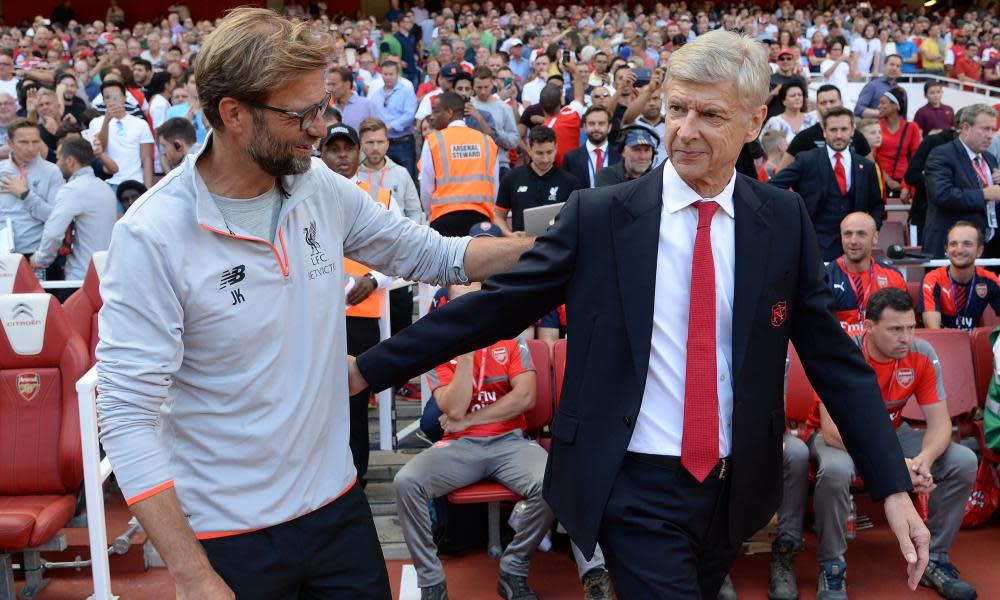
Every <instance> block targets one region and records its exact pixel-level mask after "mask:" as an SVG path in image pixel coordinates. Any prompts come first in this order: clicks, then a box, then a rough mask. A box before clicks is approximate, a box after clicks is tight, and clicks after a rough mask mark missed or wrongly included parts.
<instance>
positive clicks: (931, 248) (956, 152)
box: [924, 138, 997, 258]
mask: <svg viewBox="0 0 1000 600" xmlns="http://www.w3.org/2000/svg"><path fill="white" fill-rule="evenodd" d="M983 159H984V160H986V164H987V168H988V169H989V170H991V171H992V170H993V169H995V168H997V159H996V158H994V157H993V155H992V154H990V153H989V152H983ZM924 182H925V183H926V185H927V223H926V224H925V232H924V252H925V253H927V254H930V255H933V256H934V258H944V244H945V240H946V239H947V238H948V229H950V228H951V226H952V225H954V224H955V222H956V221H970V222H972V223H975V224H976V225H978V226H979V228H980V229H981V230H982V231H983V233H986V232H988V231H989V224H988V223H987V222H986V200H985V198H984V197H983V185H982V183H980V181H979V177H978V176H977V175H976V171H975V169H973V168H972V161H971V160H969V155H968V153H967V152H966V151H965V146H964V145H963V144H962V141H961V140H959V139H958V138H956V139H954V140H952V141H950V142H948V143H947V144H944V145H943V146H938V147H937V148H935V149H934V150H931V153H930V154H929V155H928V156H927V167H926V168H924Z"/></svg>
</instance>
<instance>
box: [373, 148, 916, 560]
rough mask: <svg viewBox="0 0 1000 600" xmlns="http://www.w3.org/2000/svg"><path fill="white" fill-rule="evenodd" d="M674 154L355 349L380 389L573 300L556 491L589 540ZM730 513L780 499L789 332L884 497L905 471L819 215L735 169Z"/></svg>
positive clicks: (625, 399)
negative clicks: (833, 270)
mask: <svg viewBox="0 0 1000 600" xmlns="http://www.w3.org/2000/svg"><path fill="white" fill-rule="evenodd" d="M662 192H663V167H662V166H660V167H658V168H657V169H655V170H654V171H653V172H652V173H650V174H649V175H647V176H644V177H642V178H640V179H637V180H635V181H631V182H628V183H625V184H623V185H616V186H611V187H606V188H598V189H592V190H589V189H588V190H581V191H579V192H574V193H573V195H572V196H570V199H569V200H568V201H567V202H566V205H565V207H564V208H563V210H562V212H561V213H560V214H559V216H558V217H557V219H556V223H555V225H554V226H553V227H552V228H550V229H549V231H548V233H547V234H545V235H544V236H542V237H540V238H538V240H537V241H536V243H535V245H534V248H532V249H531V250H530V251H528V252H526V253H525V254H524V256H522V257H521V260H520V261H519V262H518V263H517V265H516V266H515V267H514V268H513V270H511V271H510V272H508V273H502V274H498V275H495V276H493V277H491V278H490V279H488V280H487V281H486V282H485V283H484V284H483V289H482V291H479V292H475V293H471V294H466V295H464V296H462V297H461V298H459V299H457V300H454V301H452V302H449V303H448V304H447V305H445V306H444V307H443V308H441V309H439V310H436V311H434V312H433V313H432V314H430V315H428V316H426V317H424V318H422V319H420V320H418V321H417V322H416V323H415V324H413V325H412V326H410V327H408V328H407V329H406V330H405V331H402V332H400V333H399V334H397V335H395V336H393V337H391V338H389V339H388V340H386V341H385V342H383V343H382V344H380V345H378V346H376V347H375V348H373V349H372V350H369V351H368V352H366V353H364V354H362V355H361V356H360V357H359V358H358V367H359V368H360V370H361V373H362V374H363V375H364V376H365V378H366V379H367V380H368V382H369V383H370V384H371V387H372V389H373V390H375V391H378V390H382V389H386V388H388V387H389V386H391V385H393V384H394V383H396V382H402V381H406V380H407V379H409V378H410V377H412V376H414V375H417V374H418V373H423V372H425V371H427V370H429V369H431V368H433V367H435V366H437V365H439V364H441V363H444V362H446V361H448V360H450V359H451V358H453V357H454V356H458V355H460V354H462V353H465V352H469V351H471V350H473V349H476V348H483V347H485V346H487V345H489V344H491V343H493V342H495V341H496V340H500V339H504V338H513V337H515V336H517V335H518V334H519V333H521V332H522V331H523V330H524V329H525V328H526V327H527V326H528V325H530V324H532V323H534V322H536V321H537V320H538V319H539V318H541V316H542V315H544V314H546V313H547V312H549V311H551V310H552V309H554V308H556V307H557V306H559V305H561V304H563V303H565V304H566V311H567V317H568V332H567V338H568V340H569V347H568V349H567V352H568V354H567V362H566V377H565V383H564V384H563V389H562V397H561V401H560V404H559V409H558V412H557V414H556V416H555V418H554V420H553V422H552V425H551V429H552V438H553V439H552V448H551V453H550V455H549V464H548V468H547V471H546V478H545V486H544V494H545V499H546V501H547V502H548V504H549V506H551V507H552V510H553V511H554V512H555V515H556V517H557V518H558V519H559V521H560V522H562V523H563V524H564V525H565V527H566V529H567V530H568V531H569V534H570V537H571V538H572V539H573V540H574V541H575V542H576V543H577V544H578V545H579V547H580V549H581V550H583V552H584V554H586V555H588V556H589V555H591V554H592V552H593V550H594V546H595V544H596V541H597V532H598V528H599V525H600V522H601V518H602V515H603V514H604V509H605V505H606V503H607V500H608V497H609V496H610V494H611V488H612V485H613V484H614V482H615V478H616V477H617V475H618V472H619V470H620V469H621V466H622V461H623V460H624V458H625V453H626V450H627V448H628V445H629V440H630V439H631V437H632V431H633V427H634V425H635V421H636V417H637V416H638V415H639V407H640V404H641V402H642V395H643V388H644V385H645V381H646V371H647V369H648V365H649V355H650V344H651V340H652V331H653V304H654V291H655V285H656V284H655V282H656V256H657V245H658V241H659V228H660V214H661V212H662V210H661V209H662V206H663V200H662ZM733 202H734V205H735V214H736V223H735V237H736V242H735V246H736V247H735V256H736V266H735V274H736V280H735V290H736V297H735V301H734V306H733V311H734V314H733V349H732V365H733V368H732V374H731V375H732V379H731V381H732V382H733V388H734V400H733V415H732V417H733V421H732V422H733V440H732V442H733V451H732V463H731V464H732V471H731V473H732V480H731V493H730V500H729V506H727V507H725V508H724V509H722V510H723V511H724V514H726V515H727V516H728V518H729V523H730V532H731V537H732V541H733V543H738V542H740V541H742V540H744V539H746V538H747V537H749V536H750V535H752V534H753V533H754V532H755V531H757V530H758V529H760V528H761V527H762V526H764V525H765V524H766V523H767V522H768V520H769V519H770V518H771V516H772V515H773V514H774V512H775V510H776V509H777V507H778V504H779V501H780V499H781V489H782V486H781V481H782V436H783V435H784V433H785V412H784V403H783V382H784V370H785V355H786V354H787V352H788V342H789V339H791V341H792V342H793V343H794V345H795V348H796V349H797V350H798V353H799V356H800V357H801V359H802V363H803V365H804V367H805V370H806V373H807V375H808V376H809V379H810V381H811V383H812V384H813V386H814V388H815V389H816V391H817V392H818V393H819V395H820V397H821V398H823V400H824V403H825V404H826V406H827V408H828V409H829V410H830V413H831V414H832V416H833V418H834V420H835V421H836V423H837V425H838V427H839V429H840V431H841V434H842V435H843V437H844V441H845V443H846V444H847V448H848V449H849V450H850V452H851V455H852V457H853V458H854V462H855V464H856V465H857V466H858V470H859V472H860V474H861V475H862V477H864V480H865V485H866V487H867V489H868V491H869V493H871V494H872V496H874V497H875V498H876V499H881V498H883V497H885V496H887V495H889V494H891V493H894V492H899V491H904V490H909V489H910V488H911V486H910V476H909V475H908V473H907V470H906V465H905V463H904V461H903V454H902V451H901V450H900V447H899V442H898V441H897V439H896V435H895V433H894V432H893V429H892V426H891V424H890V423H889V419H887V418H886V416H885V404H884V403H883V402H882V397H881V392H880V391H879V387H878V384H877V382H876V381H875V376H874V374H873V373H872V370H871V369H870V368H869V367H868V365H867V363H866V362H865V360H864V358H863V357H862V356H861V352H860V350H859V349H858V347H857V345H855V344H854V343H853V342H852V341H851V339H850V338H849V337H848V336H847V334H846V333H844V332H843V330H842V329H841V327H840V324H839V323H838V322H837V319H836V318H835V317H834V316H833V312H832V310H831V306H832V303H833V296H832V292H831V291H830V288H829V286H828V285H827V283H826V281H825V278H824V273H825V271H824V270H823V264H822V262H821V261H820V258H819V252H818V249H817V246H816V239H815V236H814V235H813V230H812V225H811V224H810V222H809V215H808V213H807V212H806V209H805V206H804V204H803V203H802V200H801V199H800V198H799V197H798V196H797V195H796V194H793V193H790V192H787V191H783V190H779V189H777V188H774V187H771V186H767V185H765V184H761V183H759V182H756V181H754V180H752V179H749V178H747V177H744V176H742V175H737V176H736V187H735V191H734V194H733Z"/></svg>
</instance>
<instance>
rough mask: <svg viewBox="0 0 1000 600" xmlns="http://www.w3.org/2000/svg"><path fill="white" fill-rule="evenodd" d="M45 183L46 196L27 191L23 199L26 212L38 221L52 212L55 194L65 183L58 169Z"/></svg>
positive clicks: (44, 218) (43, 219)
mask: <svg viewBox="0 0 1000 600" xmlns="http://www.w3.org/2000/svg"><path fill="white" fill-rule="evenodd" d="M46 183H47V184H48V185H47V186H46V193H45V195H46V196H47V197H43V196H41V195H40V194H38V192H35V191H29V192H28V196H27V197H26V198H25V199H24V207H25V208H26V209H28V214H30V215H31V216H32V217H34V218H36V219H38V220H39V221H46V220H48V218H49V215H51V214H52V207H53V206H55V203H56V202H55V200H56V194H58V193H59V190H61V189H62V187H63V186H64V185H66V182H65V181H64V180H63V178H62V174H61V173H59V172H58V171H56V172H55V173H54V174H53V175H52V176H50V177H49V180H48V182H46Z"/></svg>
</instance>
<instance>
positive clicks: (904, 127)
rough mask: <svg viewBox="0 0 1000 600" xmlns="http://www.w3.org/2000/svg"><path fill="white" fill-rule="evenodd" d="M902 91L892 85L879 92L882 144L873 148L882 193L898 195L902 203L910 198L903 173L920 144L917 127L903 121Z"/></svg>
mask: <svg viewBox="0 0 1000 600" xmlns="http://www.w3.org/2000/svg"><path fill="white" fill-rule="evenodd" d="M906 107H907V104H906V91H905V90H904V89H903V88H901V87H898V86H897V87H894V88H892V89H891V90H889V91H887V92H885V93H884V94H882V97H881V98H879V101H878V113H879V125H880V126H881V128H882V144H881V145H880V146H879V147H878V148H876V149H875V160H876V162H878V165H879V167H880V168H881V169H882V178H883V180H884V181H885V188H886V196H888V197H889V198H899V199H900V201H902V202H903V203H904V204H908V203H909V201H910V193H911V191H910V188H909V187H907V185H906V184H905V183H904V182H903V175H904V174H905V173H906V168H907V167H908V166H909V164H910V157H912V156H913V154H914V152H916V151H917V147H918V146H920V138H921V136H920V128H919V127H917V125H916V124H914V123H910V122H909V121H907V120H906V118H905V117H906V114H907V113H906Z"/></svg>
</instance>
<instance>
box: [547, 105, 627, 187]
mask: <svg viewBox="0 0 1000 600" xmlns="http://www.w3.org/2000/svg"><path fill="white" fill-rule="evenodd" d="M583 130H584V131H585V132H586V133H587V143H585V144H584V145H583V146H580V147H579V148H577V149H576V150H572V151H570V152H567V153H566V156H564V157H563V164H562V168H563V169H565V170H566V171H569V172H570V173H571V174H572V175H573V176H575V177H576V180H577V181H579V182H580V189H586V188H592V187H594V182H595V181H597V173H598V172H600V170H601V169H603V168H604V167H610V166H611V165H613V164H616V163H618V162H619V161H621V159H622V155H621V154H619V153H618V150H617V149H616V148H614V147H613V146H612V145H611V144H609V143H608V134H610V133H611V113H610V112H608V109H606V108H604V107H603V106H596V105H595V106H591V107H590V108H588V109H587V112H585V113H583Z"/></svg>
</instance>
